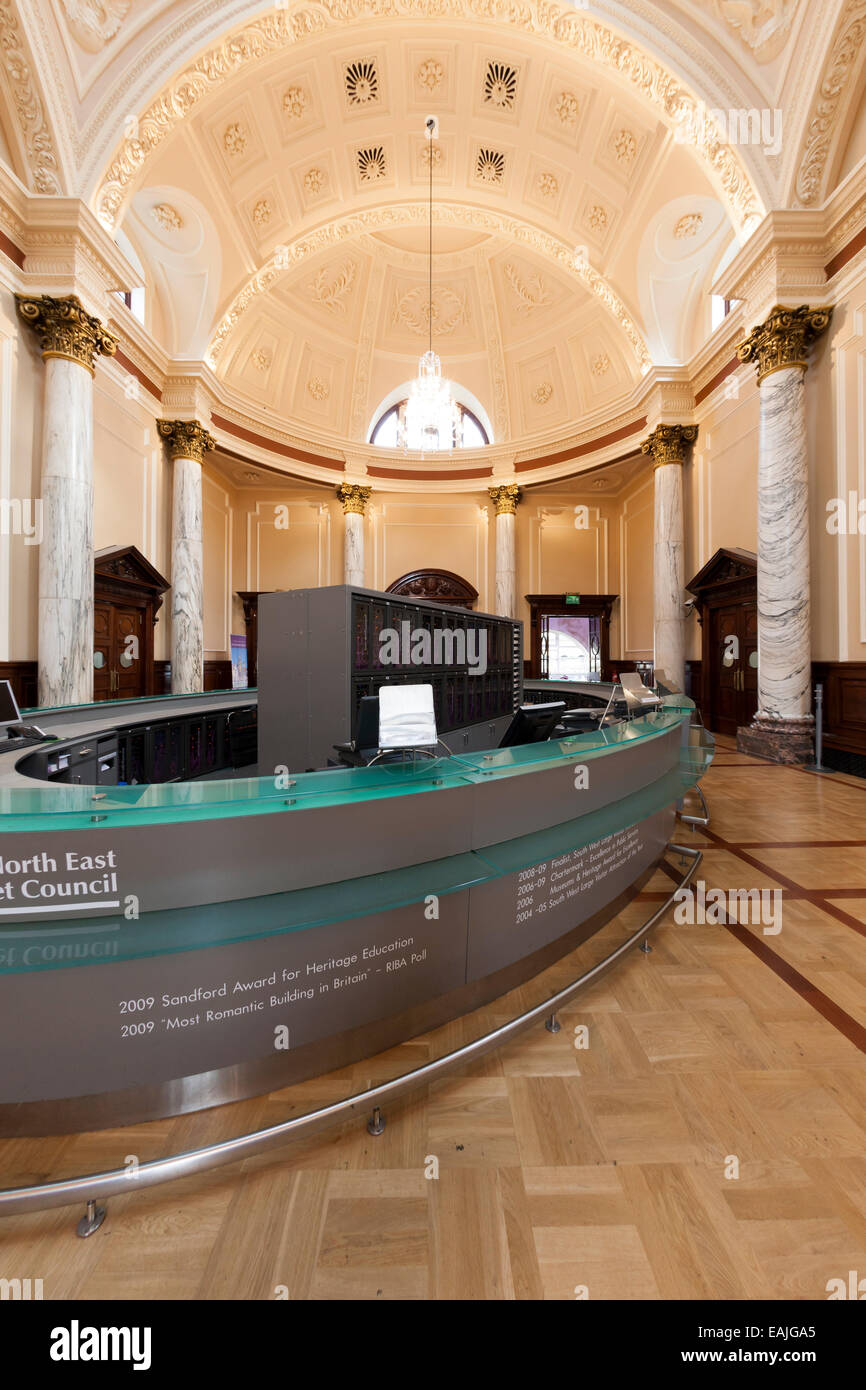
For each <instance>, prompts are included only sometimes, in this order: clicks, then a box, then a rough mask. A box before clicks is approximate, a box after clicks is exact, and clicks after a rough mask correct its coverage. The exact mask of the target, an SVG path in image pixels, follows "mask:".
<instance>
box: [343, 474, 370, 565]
mask: <svg viewBox="0 0 866 1390" xmlns="http://www.w3.org/2000/svg"><path fill="white" fill-rule="evenodd" d="M371 492H372V488H369V487H360V486H359V485H358V484H357V483H340V485H339V487H338V488H337V496H338V497H339V499H340V501H341V502H342V504H343V515H344V516H345V518H346V533H345V542H344V552H343V574H344V578H345V582H346V583H347V584H353V585H357V586H358V587H360V588H363V587H364V509H365V507H366V506H367V503H368V502H369V500H370V493H371Z"/></svg>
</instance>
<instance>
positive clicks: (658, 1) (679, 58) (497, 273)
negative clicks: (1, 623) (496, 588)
mask: <svg viewBox="0 0 866 1390" xmlns="http://www.w3.org/2000/svg"><path fill="white" fill-rule="evenodd" d="M819 12H820V13H819ZM841 12H842V3H841V0H821V3H820V4H817V3H816V4H815V5H811V4H806V3H804V0H761V4H760V5H758V4H742V3H739V0H737V2H736V3H734V0H730V3H729V0H688V2H687V0H630V3H629V5H628V6H623V5H622V4H620V3H618V2H617V0H595V3H593V5H592V7H591V9H590V8H589V7H584V6H583V5H582V4H571V3H563V4H556V3H547V0H526V3H525V4H522V5H519V6H518V5H514V4H513V3H510V0H375V3H368V0H308V2H307V3H303V2H302V0H279V2H278V3H276V4H274V3H269V4H265V3H256V0H222V3H220V4H219V5H218V6H217V5H215V4H213V0H137V3H136V4H135V5H132V4H130V3H128V0H112V4H110V5H105V4H100V3H97V0H76V3H75V4H74V5H72V4H71V3H68V2H67V0H50V4H46V6H45V7H39V8H38V9H37V8H34V9H28V11H27V14H26V16H24V15H22V18H21V20H20V24H21V28H22V30H23V29H24V28H25V27H26V29H27V33H28V38H29V41H30V43H31V44H32V46H33V50H34V52H35V53H36V54H37V55H38V57H39V58H40V61H41V64H42V66H41V69H40V71H44V73H45V74H47V75H50V80H49V76H46V79H45V84H44V88H45V101H46V108H47V109H48V110H50V113H51V119H52V123H53V128H54V129H55V130H56V131H57V132H58V140H57V143H56V148H53V147H52V149H51V150H50V160H53V164H52V163H51V162H50V160H49V153H47V152H46V151H48V147H47V146H46V145H45V143H44V142H45V138H46V137H45V134H44V133H43V134H41V135H40V136H39V140H40V145H39V148H40V150H42V151H43V153H44V157H43V158H42V163H41V164H40V165H39V168H38V170H37V171H36V173H35V174H34V175H33V177H34V178H36V179H37V183H38V186H39V188H40V191H45V192H51V191H56V192H67V193H69V194H72V195H73V196H74V195H80V196H83V197H85V198H86V199H87V200H88V202H89V203H90V206H91V207H92V209H93V211H94V212H95V213H96V215H97V216H98V217H99V218H100V220H101V221H102V222H103V224H104V225H105V226H106V227H107V228H109V229H111V230H112V231H114V232H115V233H116V234H117V235H118V237H119V240H120V241H121V245H122V247H124V249H128V248H129V247H131V248H132V249H133V251H134V252H135V253H137V256H138V258H139V259H140V262H141V264H142V266H143V268H144V271H145V273H146V276H147V281H148V288H149V290H150V294H149V297H148V326H149V328H150V329H151V331H152V333H153V336H154V337H155V339H156V340H157V342H158V343H159V344H160V347H161V348H162V349H164V351H165V353H166V354H167V356H168V357H169V358H170V359H172V360H173V362H174V364H183V363H185V362H190V363H194V362H200V361H202V360H204V361H205V362H207V363H209V364H210V366H211V367H212V368H213V369H214V370H215V371H216V372H217V374H218V375H219V377H220V378H221V379H222V381H223V383H224V391H225V401H226V405H227V406H228V407H230V406H231V405H233V404H234V405H236V406H237V409H238V410H241V411H244V410H248V411H249V412H251V413H252V414H253V415H256V416H258V417H259V418H260V419H262V420H263V421H266V420H268V419H271V420H272V421H273V423H274V425H275V427H283V428H285V429H287V430H294V431H298V432H300V433H303V434H304V435H308V436H309V437H310V438H311V439H312V440H314V441H315V440H319V441H320V442H326V441H328V440H331V441H333V442H334V443H335V444H336V443H337V442H342V443H343V444H346V443H350V442H352V441H355V442H361V441H363V440H364V439H365V438H366V436H367V432H368V429H369V426H370V423H371V419H372V418H373V416H374V413H375V411H376V409H377V407H378V406H379V405H380V404H381V403H382V402H383V401H384V400H386V399H387V398H388V397H389V396H390V395H391V393H393V391H394V390H395V388H396V387H398V386H399V385H400V384H401V383H402V382H405V381H407V380H408V379H409V378H411V377H412V376H413V375H414V373H415V369H416V364H417V358H418V354H419V352H420V351H421V350H422V349H423V347H424V346H425V337H426V327H427V324H426V313H427V307H426V293H425V279H426V261H425V237H424V228H425V224H426V196H425V195H426V185H427V179H428V173H429V169H430V164H429V163H428V160H432V170H433V180H434V190H435V200H436V210H435V220H436V235H435V295H434V306H433V315H434V332H435V346H436V347H437V349H438V351H439V352H440V355H441V357H442V360H443V366H444V369H445V371H446V373H447V374H448V375H449V376H450V377H451V378H452V379H453V380H454V381H456V382H457V383H459V384H460V385H461V386H463V387H464V388H466V390H467V391H468V392H471V393H472V395H473V396H474V397H475V398H477V400H478V401H480V402H481V404H482V405H483V407H484V409H485V411H486V413H487V415H488V416H489V418H490V420H491V422H492V425H493V431H494V437H495V439H496V440H497V441H498V442H504V441H514V442H515V443H517V444H519V445H520V446H525V445H526V444H527V443H528V442H529V441H532V443H534V442H535V441H539V442H543V441H545V440H549V441H553V440H555V439H556V438H557V437H559V438H561V437H564V436H565V435H566V434H569V433H573V432H575V431H576V430H578V429H583V428H584V427H587V428H590V427H594V426H595V425H596V424H599V423H603V422H604V421H605V420H607V419H611V420H612V419H613V418H614V417H616V416H617V414H618V412H623V411H625V410H627V409H629V408H630V406H629V400H630V399H631V400H632V401H635V400H637V398H638V396H639V393H640V382H641V378H642V376H643V374H645V373H646V372H647V370H648V369H649V368H650V367H651V366H654V367H658V368H660V369H662V370H663V369H665V368H667V367H673V368H676V367H682V366H683V365H684V364H686V363H688V362H689V361H690V360H691V359H692V358H694V355H695V353H696V352H697V351H698V349H699V348H700V347H701V346H702V345H703V344H704V343H705V341H706V339H707V337H708V335H709V332H710V289H711V285H712V283H713V280H714V277H715V273H716V272H717V271H718V269H719V267H720V264H721V263H723V261H724V259H725V258H726V257H727V256H728V255H730V254H731V253H732V252H733V251H734V250H735V249H736V247H737V245H738V244H742V242H743V241H744V240H745V239H747V238H748V236H749V235H751V233H752V232H753V231H754V230H755V228H756V227H757V226H758V225H759V223H760V221H761V219H762V218H763V217H764V215H765V213H766V212H767V210H768V209H770V208H775V207H784V206H788V205H790V203H791V201H792V200H793V201H795V202H796V198H797V197H798V196H803V197H805V196H806V194H800V193H799V192H798V190H800V189H801V186H802V187H803V188H805V187H806V184H808V185H809V189H811V190H812V191H811V192H810V193H809V197H810V198H811V199H812V201H814V196H816V191H817V189H818V188H819V186H820V181H821V180H824V181H825V182H826V177H827V171H828V170H829V167H830V164H831V162H832V160H833V159H837V155H838V151H837V152H836V154H833V155H832V158H831V154H830V153H829V152H824V146H823V145H820V146H816V145H815V141H814V139H813V138H812V135H811V130H812V126H814V124H815V122H814V120H812V122H811V125H810V119H811V115H812V113H813V111H814V110H815V109H816V108H815V102H816V101H817V100H818V99H819V95H820V93H819V92H818V86H819V74H820V71H821V70H822V68H823V67H824V65H825V63H827V62H831V61H832V57H831V56H830V55H831V50H832V51H833V52H835V50H834V44H836V42H837V39H836V33H835V30H834V24H835V23H836V20H837V18H838V17H839V16H840V15H841ZM838 39H839V42H842V40H843V39H844V33H843V32H842V30H841V29H840V30H839V35H838ZM7 67H8V64H7ZM825 70H827V69H825ZM834 71H835V69H834ZM856 99H857V98H856V93H855V92H854V91H853V90H852V91H850V92H848V91H846V95H845V110H846V111H847V112H850V111H853V109H854V107H853V106H852V103H855V104H856ZM714 111H715V112H718V111H721V112H722V113H723V115H724V113H725V112H726V111H727V112H729V113H731V114H733V115H736V114H737V111H739V112H740V113H741V115H742V116H744V117H747V118H748V117H749V113H750V112H752V113H753V114H754V113H757V114H758V115H760V114H761V113H762V112H763V113H764V114H765V115H768V116H770V117H774V114H779V113H780V112H782V111H783V113H784V120H785V138H784V141H783V142H782V141H780V142H779V145H778V147H776V145H775V143H771V144H770V145H767V144H766V141H765V142H764V144H761V141H760V140H758V141H756V140H755V139H753V138H749V139H743V138H742V136H741V135H740V136H735V135H732V136H730V139H728V137H727V136H726V134H725V133H724V130H720V129H719V127H718V124H716V125H714V124H713V112H714ZM427 114H434V115H435V116H437V117H438V119H439V123H440V131H439V137H438V139H437V140H436V141H435V142H434V143H433V144H432V146H431V145H429V144H428V143H427V142H426V140H425V138H424V135H423V121H424V117H425V116H426V115H427ZM759 124H760V122H759ZM843 124H844V123H843ZM819 125H820V122H819ZM61 131H62V137H61V136H60V134H59V133H60V132H61ZM34 139H35V136H34ZM773 140H774V141H775V135H774V137H773ZM837 143H838V142H837ZM825 144H826V142H825ZM834 149H835V146H834ZM46 161H49V162H46ZM837 162H838V160H837ZM804 170H805V173H804ZM810 179H811V183H810V182H809V180H810ZM816 180H817V181H818V182H817V183H816ZM49 185H50V186H49ZM807 191H808V190H807Z"/></svg>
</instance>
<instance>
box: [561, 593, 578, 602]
mask: <svg viewBox="0 0 866 1390" xmlns="http://www.w3.org/2000/svg"><path fill="white" fill-rule="evenodd" d="M565 602H566V603H567V604H570V603H580V594H566V596H565Z"/></svg>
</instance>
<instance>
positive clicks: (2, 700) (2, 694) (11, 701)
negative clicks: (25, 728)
mask: <svg viewBox="0 0 866 1390" xmlns="http://www.w3.org/2000/svg"><path fill="white" fill-rule="evenodd" d="M20 719H21V711H20V710H19V708H18V701H17V700H16V699H15V696H14V695H13V693H12V686H11V685H10V684H9V682H8V681H0V729H2V728H4V727H5V726H6V725H7V724H17V723H18V722H19V720H20Z"/></svg>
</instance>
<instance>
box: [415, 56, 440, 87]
mask: <svg viewBox="0 0 866 1390" xmlns="http://www.w3.org/2000/svg"><path fill="white" fill-rule="evenodd" d="M444 80H445V69H444V68H443V66H442V64H441V63H440V62H437V60H436V59H435V58H428V59H427V60H426V62H423V63H422V64H421V66H420V68H419V69H418V85H419V87H424V88H426V90H427V91H428V92H435V91H437V90H438V89H439V88H440V87H441V86H442V83H443V81H444Z"/></svg>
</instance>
